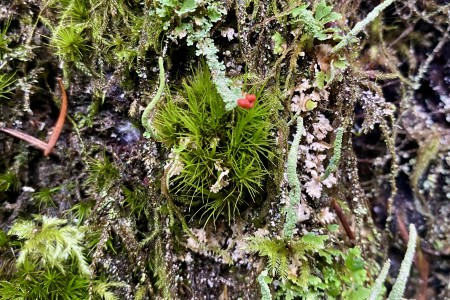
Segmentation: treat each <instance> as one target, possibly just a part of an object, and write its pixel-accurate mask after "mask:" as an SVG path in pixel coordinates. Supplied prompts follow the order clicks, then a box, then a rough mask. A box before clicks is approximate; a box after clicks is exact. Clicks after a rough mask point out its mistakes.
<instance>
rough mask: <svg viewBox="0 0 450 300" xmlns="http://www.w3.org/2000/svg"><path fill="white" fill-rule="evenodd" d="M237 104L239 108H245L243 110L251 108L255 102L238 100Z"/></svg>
mask: <svg viewBox="0 0 450 300" xmlns="http://www.w3.org/2000/svg"><path fill="white" fill-rule="evenodd" d="M237 104H238V106H239V107H242V108H245V109H250V108H252V107H253V105H255V102H252V101H249V100H248V99H243V98H241V99H238V101H237Z"/></svg>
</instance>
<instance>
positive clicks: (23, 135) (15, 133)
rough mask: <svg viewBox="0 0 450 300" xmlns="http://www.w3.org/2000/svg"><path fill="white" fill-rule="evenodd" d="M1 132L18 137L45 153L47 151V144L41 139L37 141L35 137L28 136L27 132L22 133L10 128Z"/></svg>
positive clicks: (0, 129) (1, 129)
mask: <svg viewBox="0 0 450 300" xmlns="http://www.w3.org/2000/svg"><path fill="white" fill-rule="evenodd" d="M0 131H3V132H5V133H7V134H10V135H12V136H14V137H16V138H19V139H21V140H24V141H25V142H27V143H29V144H30V145H32V146H34V147H36V148H38V149H41V150H43V151H45V149H47V143H46V142H43V141H41V140H40V139H37V138H35V137H34V136H31V135H29V134H26V133H25V132H22V131H20V130H16V129H10V128H0Z"/></svg>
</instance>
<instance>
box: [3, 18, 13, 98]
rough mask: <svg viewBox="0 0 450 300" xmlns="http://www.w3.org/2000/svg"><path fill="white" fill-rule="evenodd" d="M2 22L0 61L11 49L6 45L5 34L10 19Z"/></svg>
mask: <svg viewBox="0 0 450 300" xmlns="http://www.w3.org/2000/svg"><path fill="white" fill-rule="evenodd" d="M4 22H5V23H4V24H3V27H2V29H1V31H0V61H1V60H3V58H4V55H5V54H6V53H8V52H10V51H11V50H10V49H9V47H8V45H9V43H10V40H9V38H8V36H7V32H8V28H9V25H11V20H7V21H4ZM0 82H1V80H0ZM0 94H1V93H0Z"/></svg>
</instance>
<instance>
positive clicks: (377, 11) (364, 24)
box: [332, 0, 395, 53]
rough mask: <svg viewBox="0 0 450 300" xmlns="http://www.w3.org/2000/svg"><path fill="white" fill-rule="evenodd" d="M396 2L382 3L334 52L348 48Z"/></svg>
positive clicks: (389, 0)
mask: <svg viewBox="0 0 450 300" xmlns="http://www.w3.org/2000/svg"><path fill="white" fill-rule="evenodd" d="M394 1H395V0H386V1H384V2H383V3H380V4H379V5H378V6H376V7H375V8H374V9H373V10H372V11H371V12H370V13H369V14H368V15H367V16H366V17H365V18H364V20H362V21H360V22H358V23H357V24H356V25H355V26H354V27H353V28H352V30H350V32H349V33H347V35H346V36H344V38H343V39H342V41H340V42H339V44H337V45H336V46H334V47H333V49H332V52H333V53H336V52H338V51H340V50H342V49H343V48H344V47H346V46H348V45H349V44H350V43H351V42H352V41H353V40H354V39H355V38H356V35H357V34H358V33H360V32H361V31H363V30H364V28H365V27H366V26H367V25H368V24H369V23H371V22H372V21H373V20H375V19H376V18H377V17H378V16H379V15H380V14H381V12H382V11H383V10H385V9H386V8H387V7H388V6H389V5H391V4H392V3H393V2H394Z"/></svg>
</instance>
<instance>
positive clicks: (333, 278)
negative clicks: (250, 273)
mask: <svg viewBox="0 0 450 300" xmlns="http://www.w3.org/2000/svg"><path fill="white" fill-rule="evenodd" d="M327 240H328V236H326V235H314V234H312V233H308V234H306V235H304V236H303V237H301V238H300V239H298V240H287V239H276V238H268V237H262V238H260V237H252V238H250V239H248V246H247V249H248V250H249V251H250V252H256V253H259V255H260V256H264V257H267V272H268V273H265V276H264V282H265V283H266V284H268V283H271V279H278V283H279V286H278V288H276V289H275V296H276V298H277V299H294V298H295V297H302V299H355V300H356V299H364V298H366V297H367V296H368V294H369V290H368V289H367V288H365V287H364V284H365V283H366V281H367V275H366V271H365V269H364V261H363V260H362V258H361V251H360V249H358V248H350V249H349V250H348V251H347V252H345V253H344V252H341V251H340V250H338V249H335V248H334V247H333V246H332V245H330V244H327V243H326V241H327ZM261 279H262V278H261ZM261 289H262V290H264V293H266V292H267V288H265V287H264V286H261ZM341 297H342V298H341ZM267 299H270V298H268V297H267Z"/></svg>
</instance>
